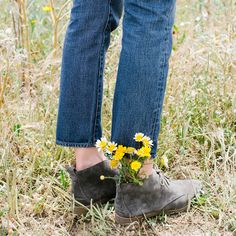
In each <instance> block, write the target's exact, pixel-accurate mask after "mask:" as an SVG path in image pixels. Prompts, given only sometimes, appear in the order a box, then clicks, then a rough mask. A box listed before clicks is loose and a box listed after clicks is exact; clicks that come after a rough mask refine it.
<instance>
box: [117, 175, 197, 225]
mask: <svg viewBox="0 0 236 236" xmlns="http://www.w3.org/2000/svg"><path fill="white" fill-rule="evenodd" d="M200 190H201V182H200V181H198V180H169V178H168V177H166V176H164V175H163V174H162V173H161V172H160V171H157V172H154V173H153V174H152V175H151V176H149V178H148V179H146V180H144V183H143V185H142V186H139V185H134V184H131V183H121V184H120V185H117V189H116V199H115V221H116V223H119V224H128V223H131V222H134V221H138V222H139V221H141V220H142V219H144V218H145V217H152V216H156V215H158V214H159V213H161V212H164V213H166V214H168V213H169V214H171V213H177V212H181V211H185V210H187V208H188V205H189V203H190V201H191V199H192V198H193V197H194V196H196V194H197V193H199V192H200ZM144 215H145V216H144Z"/></svg>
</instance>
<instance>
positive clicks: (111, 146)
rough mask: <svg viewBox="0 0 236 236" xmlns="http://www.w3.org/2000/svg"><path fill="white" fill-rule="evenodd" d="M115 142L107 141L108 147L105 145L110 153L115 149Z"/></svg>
mask: <svg viewBox="0 0 236 236" xmlns="http://www.w3.org/2000/svg"><path fill="white" fill-rule="evenodd" d="M116 146H117V144H116V143H115V142H108V147H107V151H108V152H109V153H112V152H113V151H115V150H116V149H117V147H116Z"/></svg>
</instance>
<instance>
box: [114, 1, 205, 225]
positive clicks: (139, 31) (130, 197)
mask: <svg viewBox="0 0 236 236" xmlns="http://www.w3.org/2000/svg"><path fill="white" fill-rule="evenodd" d="M175 4H176V3H175V0H148V1H143V0H125V8H124V10H125V13H124V21H123V39H122V51H121V56H120V63H119V70H118V77H117V83H116V88H115V94H114V104H113V118H112V135H111V139H112V141H116V142H118V143H122V144H124V145H125V146H134V147H136V148H138V147H137V146H138V145H137V143H136V142H135V140H133V137H134V135H135V133H137V132H142V133H144V134H145V135H148V136H149V137H150V138H151V139H152V140H153V144H154V145H153V147H152V150H151V155H152V157H153V158H154V157H155V156H156V151H157V138H158V134H159V129H160V117H161V112H162V106H163V98H164V94H165V89H166V79H167V73H168V60H169V57H170V53H171V49H172V26H173V23H174V14H175ZM153 158H152V159H151V160H150V164H148V163H146V164H147V165H145V167H144V170H143V171H144V172H145V174H147V175H148V178H146V179H145V180H144V181H143V184H142V185H135V184H133V183H119V184H117V188H116V199H115V221H116V222H117V223H120V224H126V223H130V222H133V221H136V220H137V219H144V218H145V217H144V215H145V216H146V217H151V216H155V215H158V214H159V213H161V212H165V213H174V212H180V211H183V210H186V209H187V208H188V204H189V203H190V201H191V199H192V198H193V197H194V196H196V194H197V193H198V192H199V191H200V189H201V183H200V182H199V181H194V180H170V179H169V178H168V177H166V176H164V175H163V174H162V173H161V172H160V171H158V170H157V171H156V170H154V169H153V164H152V161H153Z"/></svg>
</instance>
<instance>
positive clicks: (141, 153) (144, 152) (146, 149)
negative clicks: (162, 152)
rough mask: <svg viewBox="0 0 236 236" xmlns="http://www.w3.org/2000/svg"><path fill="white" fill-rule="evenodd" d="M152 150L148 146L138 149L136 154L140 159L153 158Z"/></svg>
mask: <svg viewBox="0 0 236 236" xmlns="http://www.w3.org/2000/svg"><path fill="white" fill-rule="evenodd" d="M150 152H151V148H150V147H148V146H144V147H141V148H140V149H138V150H137V151H136V152H135V153H136V154H137V155H138V156H139V157H151V153H150Z"/></svg>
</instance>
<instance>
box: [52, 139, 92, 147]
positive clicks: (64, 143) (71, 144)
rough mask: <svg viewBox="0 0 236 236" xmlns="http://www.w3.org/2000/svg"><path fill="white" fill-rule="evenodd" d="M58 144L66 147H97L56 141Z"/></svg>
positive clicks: (90, 144) (88, 144)
mask: <svg viewBox="0 0 236 236" xmlns="http://www.w3.org/2000/svg"><path fill="white" fill-rule="evenodd" d="M56 144H58V145H61V146H65V147H95V144H94V143H73V142H64V141H59V140H56Z"/></svg>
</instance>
